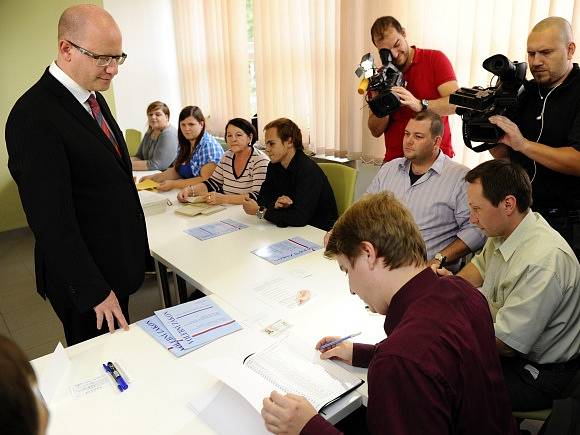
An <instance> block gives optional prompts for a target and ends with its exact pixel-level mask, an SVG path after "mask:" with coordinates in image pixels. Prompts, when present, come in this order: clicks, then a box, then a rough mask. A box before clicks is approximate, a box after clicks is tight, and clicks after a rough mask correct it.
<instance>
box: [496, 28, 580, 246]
mask: <svg viewBox="0 0 580 435" xmlns="http://www.w3.org/2000/svg"><path fill="white" fill-rule="evenodd" d="M527 49H528V63H529V66H530V70H531V72H532V75H533V77H534V79H533V80H530V81H527V82H526V83H525V84H524V92H523V93H522V95H521V97H520V100H519V107H518V110H517V114H516V116H515V118H514V119H515V122H512V121H510V120H509V119H508V118H506V117H504V116H492V117H490V118H489V120H490V122H491V123H493V124H495V125H497V126H498V127H499V128H501V129H502V130H503V131H504V132H505V135H504V136H503V137H502V138H501V139H500V142H501V143H500V145H498V146H496V147H494V148H492V149H491V150H490V152H491V154H492V155H493V156H494V157H495V158H510V159H511V160H513V161H515V162H518V163H520V164H521V165H522V166H523V167H524V168H525V169H526V171H527V172H528V174H529V176H530V179H531V180H532V183H533V209H534V211H537V212H539V213H541V214H542V216H543V217H544V218H545V219H546V220H547V221H548V223H549V224H550V225H551V226H552V227H553V228H554V229H555V230H557V231H558V232H560V234H562V236H563V237H564V238H565V239H566V241H567V242H568V243H569V244H570V246H572V248H573V249H574V252H575V253H576V256H577V257H578V256H579V255H580V69H579V67H578V64H576V63H572V56H573V55H574V51H575V50H576V44H574V42H573V41H572V27H571V26H570V23H569V22H568V21H566V20H565V19H563V18H560V17H549V18H546V19H544V20H542V21H540V22H539V23H538V24H536V25H535V26H534V28H533V29H532V31H531V33H530V35H529V36H528V42H527Z"/></svg>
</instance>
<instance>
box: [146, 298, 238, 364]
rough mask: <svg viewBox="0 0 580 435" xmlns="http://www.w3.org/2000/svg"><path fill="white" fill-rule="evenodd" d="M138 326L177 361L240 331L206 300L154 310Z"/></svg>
mask: <svg viewBox="0 0 580 435" xmlns="http://www.w3.org/2000/svg"><path fill="white" fill-rule="evenodd" d="M137 324H138V325H139V326H140V327H141V328H143V330H145V332H147V333H148V334H149V335H151V336H152V337H153V338H154V339H155V340H157V341H158V342H159V343H161V344H162V345H163V347H165V348H166V349H167V350H169V351H170V352H171V353H172V354H173V355H175V356H178V357H179V356H183V355H185V354H187V353H189V352H191V351H193V350H195V349H199V348H200V347H202V346H204V345H206V344H208V343H211V342H212V341H214V340H217V339H218V338H221V337H223V336H225V335H228V334H231V333H232V332H236V331H239V330H240V329H242V327H241V326H240V324H239V323H237V322H236V321H235V320H234V319H232V318H231V317H230V316H229V315H228V314H226V313H225V312H224V310H222V309H221V308H220V307H219V306H218V305H217V304H216V303H215V302H214V301H212V300H211V299H210V298H208V297H207V296H206V297H204V298H201V299H197V300H195V301H191V302H186V303H184V304H180V305H177V306H175V307H171V308H165V309H163V310H157V311H155V315H153V316H151V317H148V318H146V319H143V320H140V321H139V322H137Z"/></svg>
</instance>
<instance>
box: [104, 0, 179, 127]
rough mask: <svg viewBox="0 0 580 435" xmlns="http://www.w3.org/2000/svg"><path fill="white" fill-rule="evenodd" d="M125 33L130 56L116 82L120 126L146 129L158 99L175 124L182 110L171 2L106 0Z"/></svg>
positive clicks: (107, 6)
mask: <svg viewBox="0 0 580 435" xmlns="http://www.w3.org/2000/svg"><path fill="white" fill-rule="evenodd" d="M103 7H104V8H105V9H106V10H107V11H109V13H110V14H111V15H113V17H114V18H115V20H116V21H117V24H118V25H119V27H120V28H121V32H122V34H123V51H124V52H125V53H127V55H128V56H127V60H126V61H125V63H124V64H123V65H121V66H120V68H119V74H117V76H116V77H115V79H114V80H113V92H114V95H115V106H116V115H117V116H116V118H117V122H118V123H119V125H120V126H121V129H122V130H125V129H127V128H135V129H137V130H141V131H145V130H146V129H147V116H146V114H145V109H146V108H147V106H148V105H149V103H151V102H153V101H155V100H159V101H163V102H164V103H165V104H167V105H168V106H169V109H170V111H171V117H170V118H171V119H170V122H171V123H172V124H173V125H175V126H177V118H178V115H179V112H180V110H181V108H182V106H181V95H180V90H179V74H178V71H177V60H176V52H175V37H174V34H175V31H174V27H173V12H172V7H171V0H104V1H103Z"/></svg>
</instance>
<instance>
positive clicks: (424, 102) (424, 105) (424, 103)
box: [421, 98, 429, 112]
mask: <svg viewBox="0 0 580 435" xmlns="http://www.w3.org/2000/svg"><path fill="white" fill-rule="evenodd" d="M428 108H429V100H427V99H426V98H423V99H422V100H421V112H424V111H425V110H427V109H428Z"/></svg>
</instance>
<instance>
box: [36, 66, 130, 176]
mask: <svg viewBox="0 0 580 435" xmlns="http://www.w3.org/2000/svg"><path fill="white" fill-rule="evenodd" d="M41 81H42V82H43V83H44V85H46V86H47V87H48V88H49V89H50V90H51V91H52V92H53V93H54V94H55V95H56V96H57V97H58V98H59V99H60V101H61V103H62V105H63V107H64V108H65V109H66V110H67V111H68V112H70V113H71V114H72V115H73V116H74V117H75V118H76V119H77V120H78V121H79V122H80V123H81V125H83V126H84V127H85V128H86V129H87V130H88V131H90V132H91V133H92V134H93V135H94V136H95V137H96V138H97V139H99V141H100V142H101V143H102V144H103V146H105V147H106V148H107V149H108V150H109V152H111V153H112V154H113V156H114V157H115V159H116V160H117V161H118V162H119V164H120V165H122V166H123V169H125V171H127V168H128V167H130V163H129V166H127V161H126V159H125V154H127V151H126V149H127V146H126V145H125V140H124V139H123V135H122V134H121V135H120V137H119V133H120V129H119V127H118V125H117V123H116V122H115V121H114V120H113V119H112V115H111V112H110V110H109V107H108V106H107V105H106V102H105V99H104V98H103V97H102V96H101V98H100V100H98V101H99V105H101V111H102V112H103V116H104V117H105V119H106V120H107V123H108V124H109V126H110V127H111V128H112V129H113V132H114V134H115V138H117V140H118V142H119V148H120V150H121V155H122V158H121V157H119V155H118V154H117V151H116V150H115V146H114V145H113V144H112V143H111V141H110V140H109V138H108V137H107V136H106V135H105V133H104V132H103V130H101V127H99V125H98V124H97V122H96V121H95V119H94V118H93V117H92V116H91V115H90V114H89V113H88V112H87V110H86V109H85V108H84V107H83V106H82V105H81V104H80V103H79V102H78V100H77V99H76V98H75V97H74V96H73V95H72V94H71V93H70V92H69V91H68V89H67V88H65V87H64V86H63V85H62V83H60V82H59V81H58V80H57V79H55V78H54V76H53V75H52V74H51V73H50V72H48V68H47V69H46V71H45V72H44V75H43V76H42V78H41ZM98 96H99V94H98V93H97V98H98ZM103 102H104V105H105V107H106V110H103V105H102V104H103ZM105 113H106V114H107V115H105ZM121 144H122V145H121Z"/></svg>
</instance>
